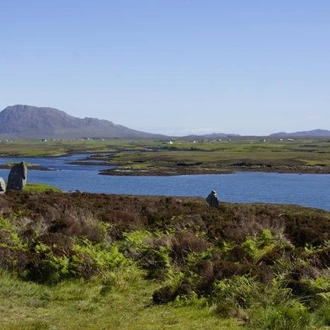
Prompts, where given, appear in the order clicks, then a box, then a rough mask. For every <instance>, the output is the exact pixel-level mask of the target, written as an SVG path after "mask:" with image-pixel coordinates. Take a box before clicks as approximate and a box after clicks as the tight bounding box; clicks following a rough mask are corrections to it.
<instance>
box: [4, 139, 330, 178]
mask: <svg viewBox="0 0 330 330" xmlns="http://www.w3.org/2000/svg"><path fill="white" fill-rule="evenodd" d="M71 153H93V154H95V155H96V156H98V158H99V159H103V160H105V161H108V162H110V163H111V164H115V165H119V166H122V168H126V169H131V170H135V171H138V170H145V169H160V170H161V169H171V170H172V171H175V170H177V169H178V168H182V167H185V169H186V170H187V174H189V169H192V170H196V171H199V172H201V173H202V172H203V171H204V172H208V171H212V170H213V171H221V170H223V171H237V170H241V171H242V170H254V171H255V170H258V171H278V172H311V173H329V172H330V157H329V154H330V140H328V139H301V138H300V139H295V140H290V139H289V140H288V139H281V140H280V139H269V140H267V139H266V140H263V139H260V138H252V137H251V138H249V137H245V138H243V137H241V138H232V139H230V140H228V139H226V140H214V141H207V140H200V141H198V140H197V141H188V140H183V139H181V140H180V139H177V140H173V141H169V140H156V141H152V140H144V141H132V140H117V139H113V140H103V139H95V140H80V141H73V140H55V141H47V142H41V141H32V140H31V141H9V142H1V144H0V154H1V156H3V157H4V156H17V157H19V156H56V155H63V154H71ZM108 153H111V154H110V155H108ZM160 172H161V171H160Z"/></svg>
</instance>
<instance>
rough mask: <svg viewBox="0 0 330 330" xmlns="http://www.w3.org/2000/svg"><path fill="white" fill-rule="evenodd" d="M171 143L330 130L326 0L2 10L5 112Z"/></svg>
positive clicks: (132, 2) (14, 2)
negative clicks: (46, 112) (44, 111)
mask: <svg viewBox="0 0 330 330" xmlns="http://www.w3.org/2000/svg"><path fill="white" fill-rule="evenodd" d="M14 104H28V105H35V106H49V107H54V108H57V109H60V110H63V111H65V112H66V113H68V114H70V115H72V116H75V117H79V118H84V117H95V118H99V119H107V120H111V121H113V122H114V123H116V124H121V125H124V126H127V127H129V128H133V129H138V130H144V131H147V132H157V133H164V134H176V135H186V134H188V133H192V132H194V133H200V134H204V133H210V132H215V133H220V132H221V133H237V134H242V135H248V134H253V135H268V134H270V133H274V132H278V131H287V132H294V131H300V130H310V129H315V128H322V129H330V1H329V0H56V1H55V0H54V1H51V0H0V109H1V110H2V109H4V108H5V107H6V106H9V105H14Z"/></svg>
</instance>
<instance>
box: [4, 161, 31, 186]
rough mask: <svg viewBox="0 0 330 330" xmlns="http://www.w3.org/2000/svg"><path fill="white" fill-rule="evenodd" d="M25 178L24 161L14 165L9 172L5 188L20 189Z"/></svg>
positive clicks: (23, 184) (25, 168) (24, 182)
mask: <svg viewBox="0 0 330 330" xmlns="http://www.w3.org/2000/svg"><path fill="white" fill-rule="evenodd" d="M26 180H27V167H26V165H25V164H24V162H21V163H19V164H16V165H14V166H13V167H12V168H11V170H10V172H9V176H8V183H7V190H22V189H23V188H24V187H25V185H26Z"/></svg>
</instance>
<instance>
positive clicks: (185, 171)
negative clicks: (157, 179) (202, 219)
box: [99, 166, 330, 176]
mask: <svg viewBox="0 0 330 330" xmlns="http://www.w3.org/2000/svg"><path fill="white" fill-rule="evenodd" d="M236 172H261V173H283V174H285V173H288V174H290V173H294V174H330V168H319V167H305V168H303V167H288V166H286V167H285V166H283V167H279V166H277V167H274V168H273V167H245V168H244V167H223V168H202V167H188V166H187V167H185V168H182V167H174V166H173V167H158V168H157V167H155V168H151V169H150V168H148V169H145V168H133V167H116V168H111V169H105V170H101V171H100V172H99V174H100V175H113V176H175V175H198V174H234V173H236Z"/></svg>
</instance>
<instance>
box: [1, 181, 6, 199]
mask: <svg viewBox="0 0 330 330" xmlns="http://www.w3.org/2000/svg"><path fill="white" fill-rule="evenodd" d="M5 192H6V183H5V180H4V179H3V178H2V177H0V195H3V194H4V193H5Z"/></svg>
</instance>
